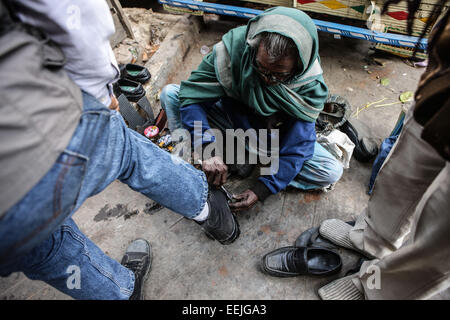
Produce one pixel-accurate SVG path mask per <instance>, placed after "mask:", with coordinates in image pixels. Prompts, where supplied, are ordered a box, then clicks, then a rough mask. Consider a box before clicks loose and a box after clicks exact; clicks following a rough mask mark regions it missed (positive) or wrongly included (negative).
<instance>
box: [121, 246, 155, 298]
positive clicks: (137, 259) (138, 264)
mask: <svg viewBox="0 0 450 320" xmlns="http://www.w3.org/2000/svg"><path fill="white" fill-rule="evenodd" d="M121 264H122V265H123V266H124V267H126V268H128V269H130V270H131V271H133V273H134V277H135V281H134V290H133V293H132V294H131V296H130V300H143V299H144V297H143V294H142V291H143V288H144V282H145V280H146V279H147V276H148V273H149V271H150V269H151V266H152V251H151V248H150V244H149V243H148V242H147V241H146V240H144V239H136V240H134V241H133V242H132V243H131V244H130V245H129V246H128V248H127V251H126V253H125V255H124V256H123V258H122V262H121Z"/></svg>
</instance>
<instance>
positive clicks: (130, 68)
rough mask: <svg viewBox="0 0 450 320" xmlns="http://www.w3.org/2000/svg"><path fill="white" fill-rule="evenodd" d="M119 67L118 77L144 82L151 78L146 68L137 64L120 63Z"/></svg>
mask: <svg viewBox="0 0 450 320" xmlns="http://www.w3.org/2000/svg"><path fill="white" fill-rule="evenodd" d="M119 69H120V77H121V78H124V79H129V80H133V81H137V82H140V83H145V82H147V81H148V80H150V78H151V74H150V72H149V71H148V69H147V68H146V67H143V66H140V65H138V64H133V63H127V64H121V65H119Z"/></svg>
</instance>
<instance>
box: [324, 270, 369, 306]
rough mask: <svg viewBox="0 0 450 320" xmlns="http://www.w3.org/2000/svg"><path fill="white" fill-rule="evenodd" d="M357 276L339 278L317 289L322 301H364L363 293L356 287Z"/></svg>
mask: <svg viewBox="0 0 450 320" xmlns="http://www.w3.org/2000/svg"><path fill="white" fill-rule="evenodd" d="M359 281H360V280H359V279H358V274H352V275H350V276H347V277H344V278H340V279H337V280H334V281H333V282H330V283H329V284H327V285H325V286H323V287H322V288H320V289H319V292H318V293H319V296H320V298H321V299H322V300H364V293H363V292H362V289H361V288H360V287H358V285H357V284H358V283H359Z"/></svg>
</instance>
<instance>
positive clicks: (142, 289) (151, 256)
mask: <svg viewBox="0 0 450 320" xmlns="http://www.w3.org/2000/svg"><path fill="white" fill-rule="evenodd" d="M148 260H149V262H148V268H147V271H146V272H145V274H144V278H143V280H142V284H141V292H140V294H139V295H140V297H141V300H145V293H144V283H145V282H146V281H147V279H148V276H149V275H150V270H151V269H152V264H153V251H152V248H151V247H150V252H149V255H148Z"/></svg>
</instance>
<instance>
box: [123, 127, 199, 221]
mask: <svg viewBox="0 0 450 320" xmlns="http://www.w3.org/2000/svg"><path fill="white" fill-rule="evenodd" d="M126 144H129V146H128V147H127V150H128V152H127V153H128V155H127V158H128V159H127V161H128V165H127V166H126V170H125V171H124V172H123V173H122V174H121V175H120V176H119V180H120V181H122V182H124V183H126V184H127V185H128V186H129V187H131V188H132V189H133V190H135V191H138V192H141V193H142V194H144V195H146V196H147V197H149V198H150V199H153V200H154V201H156V202H158V203H159V204H161V205H163V206H165V207H166V208H169V209H170V210H172V211H175V212H177V213H179V214H181V215H183V216H185V217H187V218H190V219H191V218H194V217H196V216H197V215H198V214H200V212H201V211H202V209H203V207H204V206H205V203H206V200H207V198H208V182H207V180H206V176H205V174H204V173H203V171H200V170H197V169H195V168H194V167H193V166H192V165H190V164H189V163H187V162H186V161H184V160H183V159H181V158H179V157H177V156H175V155H172V154H170V153H168V152H166V151H164V150H162V149H160V148H159V147H158V146H156V145H155V144H154V143H152V142H151V141H149V140H148V139H146V138H144V137H143V136H142V135H140V134H138V133H137V132H134V131H130V134H129V135H128V138H127V142H126Z"/></svg>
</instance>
